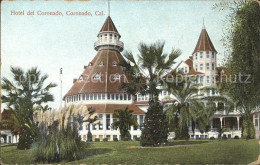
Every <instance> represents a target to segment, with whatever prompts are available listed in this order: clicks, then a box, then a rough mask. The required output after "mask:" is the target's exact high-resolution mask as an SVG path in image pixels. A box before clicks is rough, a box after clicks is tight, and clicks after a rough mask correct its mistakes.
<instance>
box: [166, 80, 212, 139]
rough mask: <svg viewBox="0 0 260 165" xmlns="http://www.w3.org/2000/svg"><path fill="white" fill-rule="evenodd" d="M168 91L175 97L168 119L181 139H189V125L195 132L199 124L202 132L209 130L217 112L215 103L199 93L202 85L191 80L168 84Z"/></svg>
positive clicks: (171, 127) (168, 111)
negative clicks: (213, 116) (212, 118)
mask: <svg viewBox="0 0 260 165" xmlns="http://www.w3.org/2000/svg"><path fill="white" fill-rule="evenodd" d="M165 87H166V89H167V90H168V91H169V92H171V93H172V95H173V96H174V100H175V102H174V104H172V105H171V106H170V107H169V108H168V109H167V112H166V114H167V119H168V121H169V125H170V130H171V131H175V132H176V137H177V138H180V139H188V138H189V132H188V131H189V130H188V125H191V126H192V130H193V132H194V129H195V123H198V125H199V128H200V130H201V131H205V130H208V128H209V126H210V118H211V117H212V115H213V114H214V113H215V111H216V106H215V104H214V102H213V101H209V100H207V99H206V98H203V97H202V95H201V94H198V93H199V90H202V91H203V89H200V85H199V84H195V83H194V81H192V79H191V78H187V79H186V81H183V82H181V83H178V84H175V83H167V84H166V85H165Z"/></svg>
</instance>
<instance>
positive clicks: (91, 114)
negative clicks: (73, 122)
mask: <svg viewBox="0 0 260 165" xmlns="http://www.w3.org/2000/svg"><path fill="white" fill-rule="evenodd" d="M87 110H88V118H87V119H84V116H82V117H79V122H80V124H82V123H84V122H86V123H87V124H88V134H87V141H89V142H91V141H92V133H91V131H90V125H91V124H98V123H99V122H100V121H99V120H98V117H97V113H95V110H94V109H93V108H92V107H88V109H87Z"/></svg>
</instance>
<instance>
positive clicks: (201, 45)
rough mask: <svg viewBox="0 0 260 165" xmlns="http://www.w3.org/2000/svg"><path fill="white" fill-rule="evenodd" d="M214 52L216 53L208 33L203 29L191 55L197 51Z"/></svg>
mask: <svg viewBox="0 0 260 165" xmlns="http://www.w3.org/2000/svg"><path fill="white" fill-rule="evenodd" d="M207 50H208V51H214V52H217V51H216V49H215V48H214V45H213V44H212V42H211V40H210V37H209V35H208V32H207V30H206V29H205V28H203V29H202V30H201V33H200V37H199V40H198V42H197V45H196V47H195V49H194V51H193V53H192V54H194V53H196V52H199V51H207Z"/></svg>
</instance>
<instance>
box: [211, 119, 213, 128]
mask: <svg viewBox="0 0 260 165" xmlns="http://www.w3.org/2000/svg"><path fill="white" fill-rule="evenodd" d="M210 128H211V130H213V118H212V119H211V122H210Z"/></svg>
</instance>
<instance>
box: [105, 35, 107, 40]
mask: <svg viewBox="0 0 260 165" xmlns="http://www.w3.org/2000/svg"><path fill="white" fill-rule="evenodd" d="M105 42H107V34H105Z"/></svg>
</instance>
